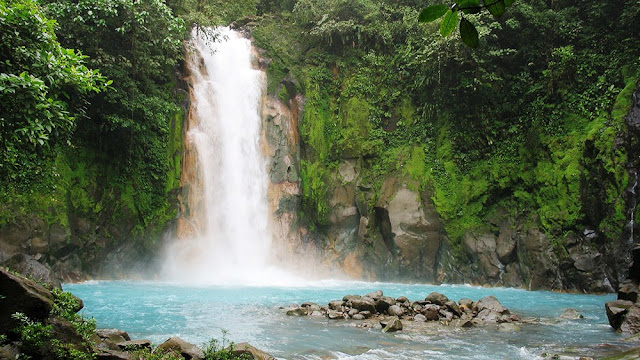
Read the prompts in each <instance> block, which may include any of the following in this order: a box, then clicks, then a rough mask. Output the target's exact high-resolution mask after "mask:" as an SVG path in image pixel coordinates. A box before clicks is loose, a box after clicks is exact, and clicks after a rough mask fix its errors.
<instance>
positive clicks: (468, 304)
mask: <svg viewBox="0 0 640 360" xmlns="http://www.w3.org/2000/svg"><path fill="white" fill-rule="evenodd" d="M458 305H460V306H466V307H468V308H472V307H473V300H471V299H467V298H462V299H460V300H458Z"/></svg>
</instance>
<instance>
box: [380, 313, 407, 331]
mask: <svg viewBox="0 0 640 360" xmlns="http://www.w3.org/2000/svg"><path fill="white" fill-rule="evenodd" d="M380 325H382V326H383V328H382V332H394V331H399V330H402V321H400V319H398V317H397V316H394V317H392V318H390V319H388V320H381V321H380Z"/></svg>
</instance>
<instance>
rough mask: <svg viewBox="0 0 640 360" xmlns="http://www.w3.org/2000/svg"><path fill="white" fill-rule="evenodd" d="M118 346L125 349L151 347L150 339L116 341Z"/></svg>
mask: <svg viewBox="0 0 640 360" xmlns="http://www.w3.org/2000/svg"><path fill="white" fill-rule="evenodd" d="M118 347H119V348H120V349H122V350H126V351H131V350H133V351H135V350H141V349H151V341H150V340H147V339H143V340H129V341H123V342H121V343H118Z"/></svg>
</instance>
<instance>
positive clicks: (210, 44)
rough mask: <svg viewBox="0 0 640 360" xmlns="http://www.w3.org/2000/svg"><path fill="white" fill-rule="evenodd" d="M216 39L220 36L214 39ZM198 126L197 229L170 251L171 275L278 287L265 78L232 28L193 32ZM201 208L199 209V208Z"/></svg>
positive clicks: (194, 142)
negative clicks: (264, 138) (264, 134)
mask: <svg viewBox="0 0 640 360" xmlns="http://www.w3.org/2000/svg"><path fill="white" fill-rule="evenodd" d="M214 34H215V36H214ZM190 53H191V54H190V58H189V59H188V64H189V70H190V72H191V81H190V83H191V84H190V85H191V109H190V118H191V123H190V127H189V129H188V132H187V133H186V138H185V141H186V142H188V146H189V147H191V148H192V149H193V151H194V152H195V154H196V156H195V158H196V160H195V162H196V168H197V177H198V179H197V184H191V185H190V186H191V187H196V188H197V187H199V188H197V189H190V192H191V194H190V196H191V197H193V198H195V200H193V201H191V203H192V204H191V205H190V206H191V207H197V208H198V209H190V211H191V212H193V213H194V214H195V215H196V216H192V217H193V218H194V219H190V220H189V222H190V223H192V224H193V226H194V227H197V231H193V232H192V234H191V236H190V237H189V238H187V239H179V240H176V241H175V242H174V243H172V244H171V245H170V246H169V247H168V248H167V249H166V256H165V259H164V271H163V272H164V275H165V276H166V277H168V278H169V279H175V280H180V281H192V282H203V283H210V284H244V285H246V284H273V283H274V280H277V279H280V280H282V278H283V276H285V275H284V273H283V272H281V271H279V270H278V269H277V268H275V267H274V266H272V265H270V260H271V258H272V254H271V251H272V246H271V242H272V237H273V236H272V232H271V230H270V223H269V222H270V212H269V209H268V202H267V201H268V199H267V185H268V181H269V179H268V176H267V171H266V166H267V165H266V159H265V157H264V155H263V153H262V150H261V126H262V124H261V104H262V96H263V92H264V90H265V87H266V85H265V83H266V81H265V78H266V75H265V73H264V72H263V71H261V70H259V69H256V68H255V67H254V66H252V59H253V58H254V56H253V50H252V45H251V42H250V40H248V39H246V38H244V37H242V36H241V35H240V34H239V33H237V32H235V31H232V30H230V29H227V28H218V29H215V30H214V29H202V28H200V29H199V30H195V29H194V31H193V32H192V41H191V46H190ZM194 204H197V205H194Z"/></svg>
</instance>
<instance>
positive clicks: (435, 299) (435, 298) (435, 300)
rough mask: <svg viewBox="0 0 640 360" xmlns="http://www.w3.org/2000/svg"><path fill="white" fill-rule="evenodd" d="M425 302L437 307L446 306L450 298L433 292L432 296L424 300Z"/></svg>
mask: <svg viewBox="0 0 640 360" xmlns="http://www.w3.org/2000/svg"><path fill="white" fill-rule="evenodd" d="M424 301H427V302H430V303H432V304H436V305H444V304H445V303H446V302H447V301H449V298H448V297H446V296H445V295H443V294H440V293H437V292H432V293H431V294H429V295H427V297H426V298H424Z"/></svg>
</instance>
